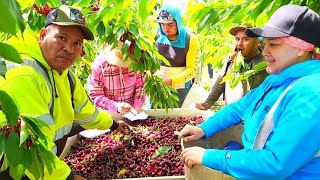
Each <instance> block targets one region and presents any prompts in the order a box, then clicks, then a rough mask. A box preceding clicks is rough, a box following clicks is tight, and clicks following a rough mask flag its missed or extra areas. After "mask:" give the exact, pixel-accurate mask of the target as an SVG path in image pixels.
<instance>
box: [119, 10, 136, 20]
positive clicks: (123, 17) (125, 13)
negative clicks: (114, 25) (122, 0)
mask: <svg viewBox="0 0 320 180" xmlns="http://www.w3.org/2000/svg"><path fill="white" fill-rule="evenodd" d="M132 14H133V12H132V10H131V9H130V8H127V9H125V10H123V11H122V13H121V17H120V19H119V22H122V23H124V22H129V20H130V19H131V17H132Z"/></svg>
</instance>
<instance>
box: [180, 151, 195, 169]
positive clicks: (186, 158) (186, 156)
mask: <svg viewBox="0 0 320 180" xmlns="http://www.w3.org/2000/svg"><path fill="white" fill-rule="evenodd" d="M181 158H182V163H183V164H184V165H186V166H187V167H188V168H192V167H193V165H194V164H195V163H194V161H193V160H192V156H191V154H190V148H186V149H184V150H183V151H182V152H181Z"/></svg>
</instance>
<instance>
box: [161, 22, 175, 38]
mask: <svg viewBox="0 0 320 180" xmlns="http://www.w3.org/2000/svg"><path fill="white" fill-rule="evenodd" d="M161 28H162V30H163V32H164V33H165V34H166V35H167V36H168V37H169V38H170V37H175V36H176V35H177V34H178V27H177V22H176V21H174V22H172V23H161Z"/></svg>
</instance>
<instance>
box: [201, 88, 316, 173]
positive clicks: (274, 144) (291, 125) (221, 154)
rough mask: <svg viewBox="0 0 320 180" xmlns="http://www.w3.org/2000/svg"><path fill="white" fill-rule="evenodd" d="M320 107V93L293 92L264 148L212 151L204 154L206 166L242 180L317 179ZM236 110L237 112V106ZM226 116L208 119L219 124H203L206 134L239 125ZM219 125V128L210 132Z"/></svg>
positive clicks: (284, 100) (279, 109) (203, 159)
mask: <svg viewBox="0 0 320 180" xmlns="http://www.w3.org/2000/svg"><path fill="white" fill-rule="evenodd" d="M236 104H237V105H239V103H236ZM319 107H320V93H319V92H317V91H309V92H306V90H305V89H302V88H295V90H293V89H292V91H289V92H288V93H287V95H286V96H285V97H284V99H283V100H282V101H281V103H280V104H279V106H278V108H277V110H276V112H275V114H274V122H275V126H274V129H273V131H272V132H271V134H270V136H269V138H268V141H267V143H266V145H265V147H264V149H262V150H252V149H242V150H238V151H231V150H216V149H208V150H206V151H205V153H204V156H203V158H202V164H203V165H204V166H207V167H210V168H213V169H216V170H218V171H222V172H225V173H227V174H230V175H232V176H233V177H236V178H238V179H286V178H288V177H299V176H300V177H306V176H308V177H309V178H311V179H312V178H314V179H317V178H319V173H318V175H316V176H312V174H314V173H317V172H319V169H320V159H319V158H314V156H315V154H316V153H317V152H318V151H319V150H320V136H319V132H320V123H319V122H320V121H319V120H320V108H319ZM232 110H235V111H237V109H235V107H233V108H232ZM226 113H227V112H224V111H222V113H221V114H219V118H214V117H212V119H208V120H211V121H212V120H214V121H217V122H218V123H217V122H210V121H209V122H205V124H202V125H201V127H203V129H204V130H205V132H206V135H211V134H212V133H214V131H218V130H219V128H222V127H225V126H227V125H229V124H232V123H233V122H236V121H231V120H229V118H230V117H233V116H230V115H228V116H226V117H228V119H226V118H222V116H224V115H227V114H226ZM234 117H236V116H235V115H234ZM222 120H224V121H222ZM217 125H218V126H219V127H218V128H214V130H211V129H210V128H213V127H215V126H217ZM208 126H209V127H208ZM305 169H307V170H305ZM310 176H311V177H310Z"/></svg>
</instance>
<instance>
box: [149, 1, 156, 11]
mask: <svg viewBox="0 0 320 180" xmlns="http://www.w3.org/2000/svg"><path fill="white" fill-rule="evenodd" d="M156 4H157V0H151V2H148V3H147V12H148V13H150V12H151V11H152V10H153V9H154V7H155V6H156Z"/></svg>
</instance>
